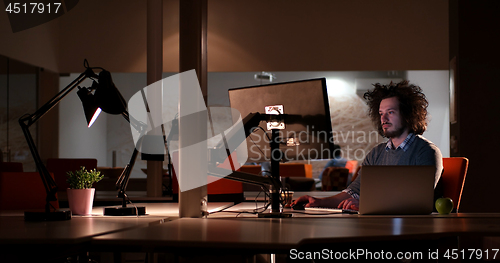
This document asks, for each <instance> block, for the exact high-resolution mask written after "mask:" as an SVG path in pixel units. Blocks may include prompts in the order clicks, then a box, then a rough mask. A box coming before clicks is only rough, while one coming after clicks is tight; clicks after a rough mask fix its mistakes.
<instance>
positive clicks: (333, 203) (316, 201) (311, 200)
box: [292, 192, 351, 208]
mask: <svg viewBox="0 0 500 263" xmlns="http://www.w3.org/2000/svg"><path fill="white" fill-rule="evenodd" d="M349 198H351V196H350V195H349V194H347V193H344V192H341V193H338V194H336V195H333V196H329V197H325V198H316V197H312V196H309V195H304V196H301V197H299V198H298V199H297V200H295V201H293V203H292V206H293V205H294V204H297V203H306V205H305V207H333V208H337V207H338V206H339V204H340V203H341V202H342V201H344V200H346V199H349Z"/></svg>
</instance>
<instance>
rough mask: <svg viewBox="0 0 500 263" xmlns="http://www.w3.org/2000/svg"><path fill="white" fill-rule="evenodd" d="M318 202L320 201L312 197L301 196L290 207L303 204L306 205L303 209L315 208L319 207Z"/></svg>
mask: <svg viewBox="0 0 500 263" xmlns="http://www.w3.org/2000/svg"><path fill="white" fill-rule="evenodd" d="M320 200H321V199H319V198H316V197H312V196H309V195H303V196H301V197H299V198H298V199H297V200H295V201H293V202H292V206H293V205H295V204H299V203H304V204H306V205H305V207H315V206H319V203H320Z"/></svg>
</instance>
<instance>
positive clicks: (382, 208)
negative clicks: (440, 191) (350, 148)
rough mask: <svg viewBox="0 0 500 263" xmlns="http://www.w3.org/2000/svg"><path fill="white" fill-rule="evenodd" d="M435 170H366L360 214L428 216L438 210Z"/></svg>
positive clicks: (429, 168) (387, 167)
mask: <svg viewBox="0 0 500 263" xmlns="http://www.w3.org/2000/svg"><path fill="white" fill-rule="evenodd" d="M435 174H436V167H435V166H414V165H411V166H406V165H394V166H390V165H389V166H363V167H361V175H362V176H361V191H360V192H361V194H360V200H359V214H362V215H425V214H430V213H432V210H433V207H434V202H433V200H434V177H435Z"/></svg>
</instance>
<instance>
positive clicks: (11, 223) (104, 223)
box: [0, 203, 229, 262]
mask: <svg viewBox="0 0 500 263" xmlns="http://www.w3.org/2000/svg"><path fill="white" fill-rule="evenodd" d="M137 205H141V206H146V212H147V215H145V216H139V217H137V216H127V217H113V216H103V207H95V208H93V210H92V215H89V216H73V217H72V219H71V220H66V221H50V222H27V221H24V217H23V211H8V212H5V211H2V213H1V216H0V262H16V261H19V262H25V261H27V260H30V257H33V259H36V260H35V261H34V262H39V261H41V260H43V259H47V258H58V257H64V256H67V255H73V254H78V253H81V252H86V251H89V246H90V241H91V240H92V238H93V237H96V236H100V235H105V234H109V233H116V232H119V231H126V230H131V229H134V228H135V229H144V228H146V227H148V226H152V225H155V224H161V223H164V222H166V221H168V220H172V219H175V218H178V208H177V203H152V204H137ZM225 205H229V204H228V203H215V204H214V203H209V205H208V208H209V209H216V208H218V207H221V206H225ZM20 251H29V253H26V252H21V253H20ZM26 257H27V258H26Z"/></svg>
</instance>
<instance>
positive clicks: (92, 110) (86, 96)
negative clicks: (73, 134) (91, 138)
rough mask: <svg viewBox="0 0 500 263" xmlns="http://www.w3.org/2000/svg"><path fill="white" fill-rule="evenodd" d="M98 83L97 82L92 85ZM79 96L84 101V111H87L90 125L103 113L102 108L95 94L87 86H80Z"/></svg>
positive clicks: (88, 124) (86, 116)
mask: <svg viewBox="0 0 500 263" xmlns="http://www.w3.org/2000/svg"><path fill="white" fill-rule="evenodd" d="M94 85H97V84H96V83H95V82H94V84H93V85H92V86H94ZM77 94H78V97H80V100H81V101H82V105H83V112H84V113H85V118H86V119H87V126H88V127H90V126H92V124H93V123H94V121H95V120H96V119H97V116H99V113H101V109H100V108H99V106H98V105H97V103H96V101H95V98H94V95H93V94H92V92H91V91H90V90H89V89H87V88H80V87H79V90H78V92H77Z"/></svg>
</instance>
